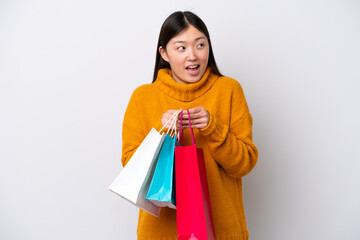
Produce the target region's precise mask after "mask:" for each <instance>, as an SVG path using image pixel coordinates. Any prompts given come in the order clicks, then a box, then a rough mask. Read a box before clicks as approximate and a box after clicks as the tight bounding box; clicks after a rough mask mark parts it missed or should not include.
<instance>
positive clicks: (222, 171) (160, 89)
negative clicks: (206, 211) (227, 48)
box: [121, 68, 258, 240]
mask: <svg viewBox="0 0 360 240" xmlns="http://www.w3.org/2000/svg"><path fill="white" fill-rule="evenodd" d="M197 106H203V107H204V108H205V109H206V110H207V111H208V112H209V113H210V122H209V124H208V126H207V127H205V128H204V129H194V134H195V140H196V145H197V147H200V148H203V151H204V159H205V165H206V173H207V180H208V185H209V194H210V203H211V210H212V216H213V222H214V230H215V235H216V239H217V240H223V239H224V240H225V239H226V240H244V239H248V238H249V235H248V231H247V228H246V221H245V212H244V206H243V196H242V180H241V178H242V177H243V176H245V175H246V174H247V173H249V172H250V171H251V170H252V169H253V168H254V166H255V164H256V162H257V157H258V151H257V149H256V147H255V145H254V143H253V141H252V117H251V115H250V112H249V108H248V105H247V103H246V100H245V96H244V93H243V90H242V88H241V85H240V84H239V83H238V82H237V81H236V80H234V79H232V78H229V77H219V76H218V75H216V74H214V73H212V72H211V71H210V68H208V69H207V70H206V72H205V73H204V75H203V77H202V78H201V79H200V81H198V82H197V83H194V84H184V83H176V82H175V81H174V79H173V78H172V77H171V71H170V70H169V69H160V70H159V72H158V77H157V80H156V81H155V83H152V84H145V85H142V86H140V87H138V88H137V89H136V90H135V91H134V92H133V94H132V96H131V99H130V102H129V105H128V107H127V110H126V113H125V117H124V122H123V147H122V150H123V151H122V158H121V161H122V164H123V166H125V165H126V163H127V162H128V161H129V159H130V158H131V156H132V155H133V153H134V152H135V151H136V149H137V148H138V146H139V145H140V144H141V142H142V141H143V140H144V138H145V137H146V135H147V134H148V132H149V131H150V129H151V128H153V127H154V128H156V129H157V130H158V131H159V130H160V129H161V127H162V124H161V118H162V115H163V114H164V113H165V112H166V111H167V110H169V109H176V110H177V109H180V108H182V109H184V110H185V109H190V108H193V107H197ZM190 144H191V136H190V130H189V129H186V130H184V145H190ZM137 233H138V239H140V240H142V239H144V240H145V239H164V240H171V239H177V230H176V210H173V209H170V208H162V209H161V212H160V217H159V218H156V217H154V216H152V215H151V214H148V213H147V212H145V211H142V210H140V212H139V222H138V229H137Z"/></svg>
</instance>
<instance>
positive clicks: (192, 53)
mask: <svg viewBox="0 0 360 240" xmlns="http://www.w3.org/2000/svg"><path fill="white" fill-rule="evenodd" d="M196 58H197V57H196V53H195V50H194V49H192V48H189V52H188V60H189V61H195V60H196Z"/></svg>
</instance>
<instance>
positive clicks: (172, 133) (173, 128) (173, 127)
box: [166, 110, 180, 138]
mask: <svg viewBox="0 0 360 240" xmlns="http://www.w3.org/2000/svg"><path fill="white" fill-rule="evenodd" d="M179 113H180V110H178V111H176V114H175V116H174V119H173V120H172V122H171V125H170V128H169V129H168V131H167V132H166V134H168V135H170V137H172V138H173V137H174V136H176V135H177V131H176V122H177V116H178V115H179Z"/></svg>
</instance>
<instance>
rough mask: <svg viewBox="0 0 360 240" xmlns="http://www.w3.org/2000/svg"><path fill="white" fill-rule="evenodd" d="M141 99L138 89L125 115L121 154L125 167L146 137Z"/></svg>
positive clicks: (132, 96)
mask: <svg viewBox="0 0 360 240" xmlns="http://www.w3.org/2000/svg"><path fill="white" fill-rule="evenodd" d="M139 99H140V94H139V93H138V90H137V89H136V90H135V91H134V92H133V94H132V95H131V98H130V101H129V104H128V106H127V108H126V111H125V115H124V121H123V129H122V155H121V163H122V166H123V167H125V166H126V164H127V163H128V161H129V160H130V158H131V157H132V155H133V154H134V153H135V151H136V150H137V148H138V147H139V146H140V144H141V142H142V141H143V140H144V138H145V137H146V133H145V130H144V125H143V124H144V123H143V122H144V121H143V119H142V114H141V107H140V103H139Z"/></svg>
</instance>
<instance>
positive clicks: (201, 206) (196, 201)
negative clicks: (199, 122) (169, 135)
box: [175, 110, 215, 240]
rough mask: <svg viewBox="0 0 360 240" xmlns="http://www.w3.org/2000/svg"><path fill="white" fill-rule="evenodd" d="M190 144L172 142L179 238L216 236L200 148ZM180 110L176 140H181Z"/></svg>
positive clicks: (187, 239)
mask: <svg viewBox="0 0 360 240" xmlns="http://www.w3.org/2000/svg"><path fill="white" fill-rule="evenodd" d="M188 115H189V125H190V131H191V138H192V145H190V146H175V179H176V181H175V182H176V218H177V232H178V239H179V240H189V239H192V240H193V239H194V240H195V239H198V240H208V239H210V240H213V239H215V234H214V226H213V222H212V215H211V208H210V198H209V191H208V185H207V179H206V169H205V162H204V155H203V151H202V149H200V148H196V145H195V139H194V133H193V129H192V128H191V120H190V113H189V110H188ZM181 125H182V112H181V118H180V133H179V143H180V144H181V143H182V132H181Z"/></svg>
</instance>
